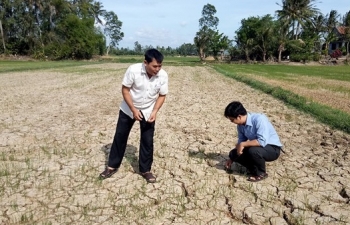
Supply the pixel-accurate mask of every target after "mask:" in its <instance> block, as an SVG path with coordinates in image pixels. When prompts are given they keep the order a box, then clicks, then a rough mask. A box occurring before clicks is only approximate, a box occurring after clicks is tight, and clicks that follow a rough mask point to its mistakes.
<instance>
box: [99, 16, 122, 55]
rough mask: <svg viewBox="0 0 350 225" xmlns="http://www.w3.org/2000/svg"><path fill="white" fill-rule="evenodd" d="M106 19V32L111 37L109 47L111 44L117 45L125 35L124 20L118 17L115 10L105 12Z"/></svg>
mask: <svg viewBox="0 0 350 225" xmlns="http://www.w3.org/2000/svg"><path fill="white" fill-rule="evenodd" d="M104 19H105V20H106V23H105V24H104V32H105V34H106V35H107V36H108V37H109V39H110V44H109V46H108V49H109V48H110V47H111V46H112V47H116V46H117V45H118V42H119V41H120V40H122V39H123V37H124V33H123V32H121V27H122V22H121V21H120V20H119V19H118V16H117V14H115V13H114V12H113V11H110V12H106V13H105V14H104ZM107 55H108V50H107Z"/></svg>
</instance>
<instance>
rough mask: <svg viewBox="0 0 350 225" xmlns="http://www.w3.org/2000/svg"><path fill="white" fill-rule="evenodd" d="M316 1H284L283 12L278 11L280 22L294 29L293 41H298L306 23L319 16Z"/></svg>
mask: <svg viewBox="0 0 350 225" xmlns="http://www.w3.org/2000/svg"><path fill="white" fill-rule="evenodd" d="M314 2H315V0H282V4H279V3H277V5H279V6H281V7H282V9H281V10H277V11H276V13H277V15H278V18H279V20H281V21H283V23H285V24H286V25H289V26H290V27H291V28H292V34H293V39H295V40H296V39H298V36H299V34H300V28H301V27H304V26H305V22H306V21H310V19H311V17H312V16H314V15H316V14H318V13H319V10H318V9H317V8H316V7H315V6H314Z"/></svg>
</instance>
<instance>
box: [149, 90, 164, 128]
mask: <svg viewBox="0 0 350 225" xmlns="http://www.w3.org/2000/svg"><path fill="white" fill-rule="evenodd" d="M165 96H166V95H159V96H158V98H157V101H156V103H155V104H154V107H153V110H152V113H151V116H150V117H149V119H148V122H150V123H152V122H153V121H155V120H156V116H157V112H158V111H159V109H160V108H161V107H162V105H163V103H164V101H165Z"/></svg>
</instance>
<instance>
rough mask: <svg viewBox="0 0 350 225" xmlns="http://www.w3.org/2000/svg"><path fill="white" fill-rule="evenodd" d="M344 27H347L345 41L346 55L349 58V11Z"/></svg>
mask: <svg viewBox="0 0 350 225" xmlns="http://www.w3.org/2000/svg"><path fill="white" fill-rule="evenodd" d="M343 25H344V27H345V29H344V31H345V34H344V40H345V41H346V55H347V57H348V56H349V45H350V11H348V12H347V13H346V14H345V15H344V18H343Z"/></svg>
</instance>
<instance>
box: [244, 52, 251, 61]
mask: <svg viewBox="0 0 350 225" xmlns="http://www.w3.org/2000/svg"><path fill="white" fill-rule="evenodd" d="M244 52H245V58H246V61H247V62H250V58H249V51H248V50H245V51H244Z"/></svg>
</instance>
